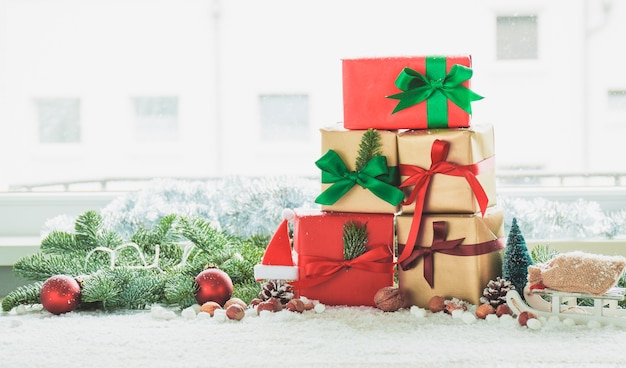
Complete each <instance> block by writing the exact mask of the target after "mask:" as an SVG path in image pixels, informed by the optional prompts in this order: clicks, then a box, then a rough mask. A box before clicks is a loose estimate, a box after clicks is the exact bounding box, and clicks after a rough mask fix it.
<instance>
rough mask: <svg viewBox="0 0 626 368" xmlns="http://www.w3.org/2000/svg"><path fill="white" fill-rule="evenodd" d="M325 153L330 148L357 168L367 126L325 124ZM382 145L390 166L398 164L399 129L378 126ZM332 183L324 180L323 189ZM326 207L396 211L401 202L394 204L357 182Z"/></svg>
mask: <svg viewBox="0 0 626 368" xmlns="http://www.w3.org/2000/svg"><path fill="white" fill-rule="evenodd" d="M320 132H321V134H322V155H323V154H325V153H326V152H327V151H328V150H331V149H332V150H333V151H335V152H337V154H339V156H340V157H341V159H342V160H343V162H344V163H345V165H346V167H347V168H348V170H350V171H355V170H356V159H357V157H358V155H359V144H360V143H361V137H362V136H363V133H364V132H365V130H347V129H344V128H343V127H341V126H336V127H331V128H322V129H320ZM378 133H379V134H380V141H381V145H382V149H381V150H382V154H383V155H384V156H385V157H386V158H387V166H398V150H397V147H398V146H397V142H396V132H395V131H386V130H378ZM331 185H332V184H323V183H322V192H323V191H324V190H326V189H327V188H329V187H330V186H331ZM322 210H324V211H336V212H364V213H396V212H398V210H399V206H394V205H392V204H390V203H388V202H386V201H384V200H382V199H380V198H378V197H377V196H376V195H374V194H373V193H372V192H370V191H369V190H367V189H365V188H363V187H361V186H360V185H358V184H357V185H355V186H354V187H352V189H350V191H349V192H348V193H346V194H345V195H344V196H343V197H341V198H340V199H339V200H338V201H337V202H335V203H334V204H332V205H322Z"/></svg>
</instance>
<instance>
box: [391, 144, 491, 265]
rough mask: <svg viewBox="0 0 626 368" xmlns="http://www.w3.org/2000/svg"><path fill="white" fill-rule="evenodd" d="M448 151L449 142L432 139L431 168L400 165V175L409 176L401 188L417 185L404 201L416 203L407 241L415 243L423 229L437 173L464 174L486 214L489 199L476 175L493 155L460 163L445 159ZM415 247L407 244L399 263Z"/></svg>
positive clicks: (483, 212) (489, 162)
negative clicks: (467, 163) (424, 213)
mask: <svg viewBox="0 0 626 368" xmlns="http://www.w3.org/2000/svg"><path fill="white" fill-rule="evenodd" d="M449 150H450V143H448V142H446V141H442V140H439V139H437V140H435V141H434V142H433V145H432V147H431V151H430V158H431V165H430V168H429V169H428V170H426V169H424V168H421V167H418V166H414V165H406V164H400V165H399V169H400V176H408V178H407V179H406V180H404V181H403V182H402V183H401V184H400V188H406V187H410V186H412V185H414V188H413V189H412V190H411V193H409V195H408V197H407V199H406V200H405V201H404V202H402V204H403V205H407V204H410V203H413V202H415V210H414V213H413V222H412V223H411V229H410V230H409V235H408V238H407V241H406V244H415V243H416V241H417V234H418V232H419V228H420V223H421V218H422V211H423V209H424V201H425V200H426V193H427V192H428V188H429V185H430V180H431V178H432V177H433V175H435V174H443V175H450V176H462V177H465V180H467V183H468V184H469V186H470V188H471V189H472V192H473V193H474V196H475V197H476V200H477V201H478V206H479V207H480V212H481V214H482V215H483V216H484V215H485V211H486V210H487V205H488V204H489V198H488V197H487V193H485V190H484V189H483V187H482V185H481V184H480V182H479V181H478V179H477V178H476V175H478V174H479V172H480V169H481V167H482V166H483V165H484V164H492V157H490V158H487V159H484V160H482V161H481V162H479V163H476V164H471V165H457V164H454V163H451V162H447V161H445V160H446V158H447V157H448V151H449ZM412 250H413V249H412V247H410V246H409V247H405V248H404V250H403V251H402V254H400V256H399V257H398V263H401V262H404V261H405V260H406V259H407V258H408V257H409V255H410V254H411V252H412Z"/></svg>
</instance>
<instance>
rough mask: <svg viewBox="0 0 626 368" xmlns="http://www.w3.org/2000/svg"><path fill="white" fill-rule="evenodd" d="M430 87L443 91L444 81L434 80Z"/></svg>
mask: <svg viewBox="0 0 626 368" xmlns="http://www.w3.org/2000/svg"><path fill="white" fill-rule="evenodd" d="M430 86H431V87H432V88H433V89H434V90H437V89H441V88H443V79H433V80H431V81H430Z"/></svg>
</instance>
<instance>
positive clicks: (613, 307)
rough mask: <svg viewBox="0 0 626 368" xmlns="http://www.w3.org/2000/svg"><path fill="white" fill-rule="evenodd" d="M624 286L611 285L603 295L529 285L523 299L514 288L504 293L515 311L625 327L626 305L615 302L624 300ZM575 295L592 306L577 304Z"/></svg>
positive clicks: (579, 322)
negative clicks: (536, 287)
mask: <svg viewBox="0 0 626 368" xmlns="http://www.w3.org/2000/svg"><path fill="white" fill-rule="evenodd" d="M625 293H626V289H624V288H618V287H614V288H612V289H610V290H609V291H608V292H607V293H606V294H603V295H591V294H583V293H566V292H561V291H557V290H551V289H533V290H531V289H530V287H529V285H526V287H525V288H524V299H525V300H526V302H524V300H522V298H521V297H520V295H519V293H518V292H517V291H515V290H510V291H509V292H508V293H507V295H506V300H507V304H508V306H509V308H510V309H511V311H512V312H513V313H515V314H516V315H519V314H520V313H522V312H523V311H528V312H532V313H534V314H535V315H537V317H540V316H542V317H545V318H550V317H552V316H557V317H559V319H561V320H564V319H566V318H567V319H571V320H573V321H574V322H576V324H587V323H589V322H590V321H597V322H599V323H601V324H602V325H615V326H621V327H626V309H624V308H620V307H619V305H618V302H620V301H622V300H624V295H625ZM579 299H592V300H593V306H589V307H586V306H580V305H578V300H579Z"/></svg>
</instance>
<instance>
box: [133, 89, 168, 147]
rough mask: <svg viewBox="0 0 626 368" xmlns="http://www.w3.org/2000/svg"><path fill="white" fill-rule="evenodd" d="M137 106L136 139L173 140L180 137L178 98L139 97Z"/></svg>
mask: <svg viewBox="0 0 626 368" xmlns="http://www.w3.org/2000/svg"><path fill="white" fill-rule="evenodd" d="M133 105H134V108H135V110H134V111H135V140H136V141H138V142H173V141H176V140H177V139H178V98H176V97H138V98H134V99H133Z"/></svg>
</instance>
